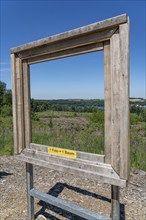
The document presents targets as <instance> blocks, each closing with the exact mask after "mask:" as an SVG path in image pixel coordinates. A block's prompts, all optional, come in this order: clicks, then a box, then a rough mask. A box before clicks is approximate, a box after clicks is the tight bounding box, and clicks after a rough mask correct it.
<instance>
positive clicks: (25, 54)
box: [17, 28, 117, 59]
mask: <svg viewBox="0 0 146 220" xmlns="http://www.w3.org/2000/svg"><path fill="white" fill-rule="evenodd" d="M116 30H117V28H114V29H112V30H104V31H101V32H97V33H93V34H88V35H81V36H78V37H76V38H69V39H65V40H63V41H58V42H56V43H51V44H46V45H45V46H42V47H36V48H32V49H31V50H26V51H22V52H20V53H17V54H18V56H19V57H20V58H21V59H27V58H32V57H37V56H41V55H46V54H53V53H56V52H60V51H65V52H66V51H67V50H69V49H72V48H78V50H79V49H80V47H81V46H88V45H90V44H95V43H99V42H103V41H105V40H109V39H110V38H111V36H112V35H113V33H114V32H115V31H116Z"/></svg>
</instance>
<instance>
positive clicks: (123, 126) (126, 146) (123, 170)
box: [119, 19, 130, 179]
mask: <svg viewBox="0 0 146 220" xmlns="http://www.w3.org/2000/svg"><path fill="white" fill-rule="evenodd" d="M119 34H120V53H121V54H120V61H121V74H120V94H121V95H120V98H121V99H120V102H121V103H120V114H121V115H120V117H121V123H120V132H121V134H120V177H121V178H123V179H128V177H129V163H130V161H129V158H130V138H129V137H130V129H129V114H130V113H129V19H128V23H126V24H123V25H120V27H119Z"/></svg>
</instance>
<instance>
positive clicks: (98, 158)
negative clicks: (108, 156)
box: [30, 143, 104, 163]
mask: <svg viewBox="0 0 146 220" xmlns="http://www.w3.org/2000/svg"><path fill="white" fill-rule="evenodd" d="M30 149H34V150H37V151H41V152H48V146H46V145H41V144H34V143H30ZM77 158H79V159H82V160H87V161H88V160H89V161H90V162H95V163H96V162H97V163H98V162H99V163H104V155H100V154H93V153H86V152H81V151H77Z"/></svg>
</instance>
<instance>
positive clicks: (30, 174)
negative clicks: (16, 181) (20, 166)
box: [26, 163, 34, 220]
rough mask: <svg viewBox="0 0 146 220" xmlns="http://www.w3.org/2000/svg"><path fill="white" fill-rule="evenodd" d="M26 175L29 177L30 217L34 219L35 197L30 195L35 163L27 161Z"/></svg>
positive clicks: (28, 202)
mask: <svg viewBox="0 0 146 220" xmlns="http://www.w3.org/2000/svg"><path fill="white" fill-rule="evenodd" d="M26 177H27V206H28V207H27V211H28V219H29V220H34V198H33V197H32V196H30V190H31V189H32V188H33V165H32V164H30V163H26Z"/></svg>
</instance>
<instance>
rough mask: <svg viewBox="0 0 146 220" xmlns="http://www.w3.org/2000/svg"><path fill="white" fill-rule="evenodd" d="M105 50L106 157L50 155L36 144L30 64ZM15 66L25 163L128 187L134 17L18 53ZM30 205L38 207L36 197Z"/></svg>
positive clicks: (17, 127) (17, 144) (19, 143)
mask: <svg viewBox="0 0 146 220" xmlns="http://www.w3.org/2000/svg"><path fill="white" fill-rule="evenodd" d="M100 50H103V51H104V79H105V80H104V81H105V82H104V84H105V90H104V91H105V92H104V93H105V95H104V96H105V155H97V154H90V153H83V152H77V158H76V159H69V158H66V157H58V156H53V155H50V154H48V153H47V146H44V145H39V144H35V143H31V126H30V76H29V75H30V73H29V65H30V64H33V63H38V62H44V61H49V60H53V59H59V58H64V57H68V56H74V55H79V54H83V53H89V52H94V51H100ZM11 61H12V79H13V90H12V95H13V124H14V149H15V150H14V151H15V154H16V155H19V156H18V157H19V159H20V160H22V161H25V162H26V163H27V164H36V165H40V166H45V167H50V168H52V169H56V170H60V171H63V172H70V173H73V174H77V175H80V176H82V177H87V178H94V179H97V180H98V181H100V182H102V183H109V184H112V185H114V186H121V187H125V186H126V184H127V180H128V177H129V17H128V16H127V15H125V14H124V15H120V16H117V17H114V18H110V19H107V20H104V21H100V22H96V23H94V24H91V25H88V26H84V27H81V28H78V29H75V30H72V31H68V32H65V33H61V34H58V35H54V36H51V37H48V38H45V39H41V40H38V41H35V42H32V43H28V44H25V45H22V46H19V47H16V48H12V49H11ZM30 167H31V166H30V165H27V170H29V172H28V180H29V184H28V185H29V186H28V191H29V194H30V195H32V194H31V193H30V192H32V191H31V188H33V185H31V184H32V181H31V180H30V176H31V175H30V173H31V172H30V170H31V169H30ZM31 178H32V177H31ZM114 186H113V187H114ZM114 188H115V187H114ZM114 188H113V189H114ZM113 191H115V190H113ZM116 191H117V190H116ZM33 192H34V191H33ZM113 195H115V194H114V193H113ZM116 200H118V199H116ZM28 203H29V204H32V203H33V199H32V196H31V197H30V198H29V200H28ZM114 206H115V205H114ZM113 213H114V212H113ZM30 219H31V217H30ZM113 219H117V218H116V217H115V218H113Z"/></svg>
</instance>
